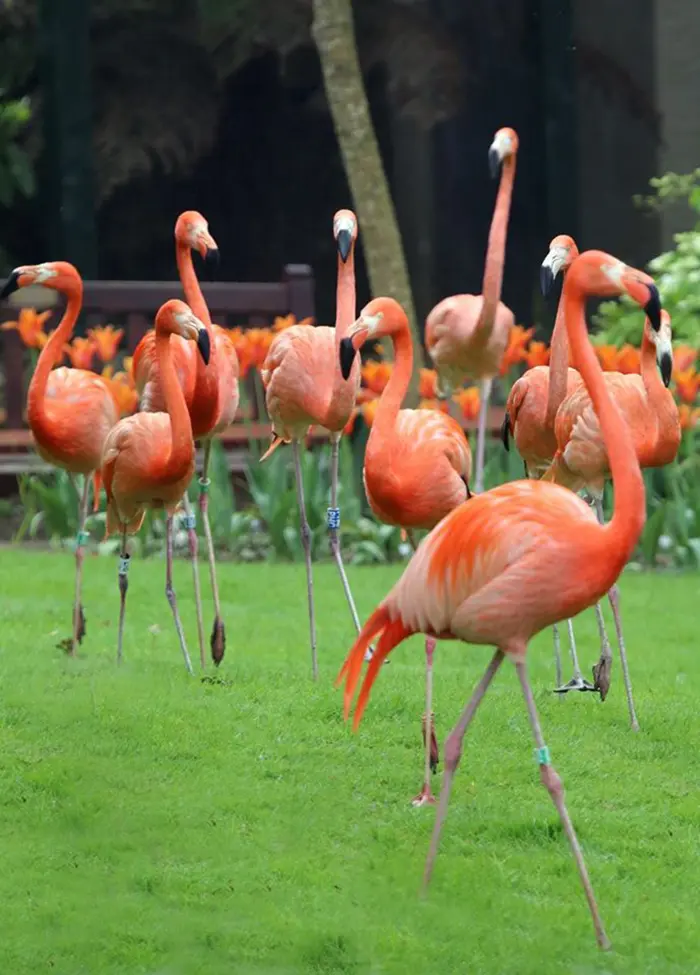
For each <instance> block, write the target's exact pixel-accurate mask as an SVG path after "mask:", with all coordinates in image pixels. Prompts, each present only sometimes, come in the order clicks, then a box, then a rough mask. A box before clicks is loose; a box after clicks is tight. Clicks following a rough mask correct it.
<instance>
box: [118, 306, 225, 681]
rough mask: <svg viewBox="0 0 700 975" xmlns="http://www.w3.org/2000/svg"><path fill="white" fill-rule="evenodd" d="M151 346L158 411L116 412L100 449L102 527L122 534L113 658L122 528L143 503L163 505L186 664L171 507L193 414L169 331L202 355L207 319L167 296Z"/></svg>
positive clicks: (183, 475) (123, 562)
mask: <svg viewBox="0 0 700 975" xmlns="http://www.w3.org/2000/svg"><path fill="white" fill-rule="evenodd" d="M155 326H156V327H155V354H156V357H157V362H158V374H159V386H160V391H161V392H162V395H163V398H164V400H165V411H158V412H148V413H136V414H135V415H134V416H128V417H126V418H125V419H123V420H121V421H120V422H119V423H117V425H116V426H115V427H113V428H112V430H111V431H110V433H109V435H108V437H107V440H106V442H105V446H104V454H103V457H102V481H103V483H104V486H105V491H106V492H107V535H111V534H114V533H116V532H120V533H121V536H122V545H121V557H120V559H119V595H120V607H119V633H118V637H117V659H118V660H119V661H121V659H122V643H123V637H124V614H125V610H126V593H127V590H128V585H129V580H128V571H129V554H128V552H127V543H126V537H127V535H133V534H135V533H136V532H137V531H138V530H139V528H140V527H141V524H142V522H143V519H144V516H145V514H146V509H147V508H165V510H166V512H167V515H168V517H167V521H166V570H165V571H166V577H165V578H166V581H165V595H166V597H167V600H168V603H169V604H170V608H171V610H172V613H173V619H174V620H175V629H176V630H177V636H178V640H179V641H180V649H181V650H182V655H183V657H184V659H185V666H186V667H187V670H188V671H189V672H190V673H192V663H191V662H190V657H189V654H188V652H187V644H186V642H185V634H184V632H183V629H182V623H181V622H180V615H179V613H178V608H177V600H176V597H175V591H174V589H173V582H172V572H173V514H174V513H175V511H176V510H177V508H178V506H179V505H180V502H181V500H182V498H183V496H184V495H185V493H186V491H187V485H188V484H189V482H190V480H191V479H192V475H193V474H194V468H195V457H194V441H193V439H192V422H191V420H190V414H189V412H188V410H187V403H186V401H185V396H184V393H183V391H182V387H181V385H180V382H179V380H178V376H177V372H176V368H175V361H174V356H173V354H172V352H171V348H170V344H171V341H170V337H171V335H178V336H180V337H181V338H183V339H186V340H187V341H191V342H196V344H197V349H198V351H199V354H200V355H201V357H202V359H203V361H204V363H205V364H206V363H208V362H209V352H210V338H209V332H208V331H207V328H206V326H205V325H204V323H203V322H201V321H200V320H199V319H198V318H197V317H196V316H195V315H194V314H193V313H192V310H191V309H190V308H189V306H188V305H186V304H185V302H184V301H179V300H178V299H176V298H172V299H171V300H170V301H166V302H165V304H164V305H162V306H161V308H160V309H159V310H158V313H157V315H156V320H155Z"/></svg>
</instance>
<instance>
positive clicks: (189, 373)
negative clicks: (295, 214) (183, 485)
mask: <svg viewBox="0 0 700 975" xmlns="http://www.w3.org/2000/svg"><path fill="white" fill-rule="evenodd" d="M193 250H196V251H198V252H199V254H200V255H201V257H202V258H203V259H205V260H206V259H209V258H217V257H218V253H219V248H218V245H217V243H216V241H215V240H214V238H213V237H212V235H211V234H210V233H209V225H208V223H207V221H206V220H205V219H204V217H203V216H202V214H201V213H198V212H197V211H196V210H186V211H185V212H184V213H181V214H180V216H179V217H178V219H177V222H176V224H175V255H176V260H177V268H178V272H179V274H180V281H181V282H182V287H183V290H184V292H185V300H186V301H187V303H188V304H189V306H190V308H191V309H192V311H193V313H194V314H195V315H196V317H197V318H198V319H199V320H200V321H201V322H203V323H204V327H205V328H206V330H207V333H208V334H209V344H210V348H211V359H210V361H209V364H208V365H205V363H204V362H203V361H202V358H201V356H198V355H197V354H196V352H195V350H194V347H193V346H192V344H191V343H189V342H186V341H182V340H181V339H180V337H179V336H178V335H175V337H174V339H173V341H172V346H173V349H172V355H173V357H174V363H175V369H176V372H177V376H178V379H179V382H180V385H181V386H182V388H183V391H184V394H185V402H186V404H187V409H188V411H189V414H190V419H191V421H192V433H193V436H194V439H195V440H202V441H203V442H204V463H203V465H202V473H201V475H200V478H199V511H200V515H201V518H202V525H203V527H204V537H205V539H206V544H207V557H208V559H209V575H210V578H211V589H212V596H213V600H214V624H213V626H212V631H211V638H210V647H211V654H212V658H213V660H214V663H215V664H217V665H218V664H220V663H221V661H222V659H223V656H224V651H225V648H226V629H225V627H224V622H223V620H222V619H221V605H220V601H219V586H218V583H217V579H216V557H215V555H214V541H213V538H212V534H211V527H210V524H209V462H210V459H211V445H212V440H213V438H214V437H216V436H217V435H218V434H219V433H221V431H222V430H225V429H226V427H227V426H229V425H230V424H231V423H233V420H234V418H235V416H236V411H237V409H238V400H239V395H240V394H239V389H238V357H237V355H236V349H235V347H234V345H233V342H232V341H231V339H230V338H229V336H228V335H227V333H226V331H225V330H224V329H222V328H219V326H218V325H212V321H211V315H210V314H209V309H208V307H207V303H206V301H205V300H204V295H203V294H202V289H201V287H200V285H199V281H198V280H197V275H196V274H195V270H194V265H193V263H192V251H193ZM133 373H134V378H135V382H136V387H137V389H138V391H139V393H140V394H141V404H140V405H141V409H142V410H146V411H151V410H156V411H162V410H163V409H164V404H165V399H164V392H163V388H162V381H161V377H160V374H159V371H158V357H157V354H156V336H155V332H154V331H153V330H152V329H151V330H150V331H149V332H147V333H146V335H144V337H143V338H142V339H141V341H140V342H139V344H138V346H137V347H136V351H135V352H134V361H133ZM182 500H183V508H184V512H185V516H184V524H185V527H186V529H187V535H188V541H189V548H190V556H191V559H192V575H193V581H194V596H195V606H196V610H197V636H198V640H199V656H200V661H201V665H202V667H204V666H205V663H206V660H205V654H204V622H203V618H202V599H201V592H200V584H199V566H198V561H197V555H198V548H199V542H198V539H197V522H196V517H195V515H194V512H193V511H192V508H191V506H190V501H189V498H188V496H187V494H186V493H185V496H184V497H183V499H182Z"/></svg>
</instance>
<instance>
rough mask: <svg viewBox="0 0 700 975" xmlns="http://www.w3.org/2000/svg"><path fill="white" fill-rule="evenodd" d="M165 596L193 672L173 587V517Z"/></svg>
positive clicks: (168, 524)
mask: <svg viewBox="0 0 700 975" xmlns="http://www.w3.org/2000/svg"><path fill="white" fill-rule="evenodd" d="M165 596H166V598H167V600H168V603H169V605H170V609H171V610H172V612H173V619H174V621H175V629H176V631H177V638H178V640H179V642H180V649H181V650H182V656H183V657H184V658H185V667H187V671H188V673H190V674H192V673H194V671H193V670H192V661H191V660H190V655H189V653H188V652H187V644H186V642H185V631H184V630H183V629H182V623H181V621H180V614H179V612H178V609H177V599H176V597H175V590H174V589H173V519H172V518H167V519H166V521H165Z"/></svg>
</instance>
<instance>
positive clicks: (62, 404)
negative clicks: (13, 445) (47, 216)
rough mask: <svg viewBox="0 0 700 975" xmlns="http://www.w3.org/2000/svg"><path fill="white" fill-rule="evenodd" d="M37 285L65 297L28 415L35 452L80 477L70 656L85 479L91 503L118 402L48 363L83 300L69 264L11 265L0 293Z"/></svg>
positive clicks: (91, 376)
mask: <svg viewBox="0 0 700 975" xmlns="http://www.w3.org/2000/svg"><path fill="white" fill-rule="evenodd" d="M30 284H34V285H37V284H38V285H42V286H43V287H45V288H51V289H52V290H53V291H59V292H60V293H61V294H63V295H65V296H66V299H67V304H66V310H65V312H64V314H63V317H62V319H61V321H60V323H59V325H58V328H57V329H56V330H55V332H54V333H53V334H52V335H51V336H50V338H49V340H48V342H47V343H46V345H45V346H44V348H43V349H42V351H41V355H40V356H39V360H38V362H37V364H36V369H35V370H34V375H33V376H32V380H31V382H30V384H29V397H28V416H29V426H30V427H31V431H32V434H33V436H34V442H35V445H36V450H37V453H38V454H39V456H40V457H42V458H43V459H44V460H45V461H47V462H48V463H49V464H53V465H54V467H62V468H63V470H65V471H68V472H69V473H70V474H82V475H83V489H82V494H81V496H80V507H79V512H78V535H77V539H76V546H75V602H74V606H73V635H72V639H71V643H70V646H71V651H70V652H71V655H73V656H74V655H75V652H76V646H77V644H78V643H80V642H82V639H83V635H84V633H85V614H84V612H83V607H82V604H81V588H82V571H83V559H84V554H85V543H86V542H87V540H88V538H89V534H88V532H86V531H85V522H86V520H87V509H88V495H89V492H90V477H91V476H92V477H93V479H94V491H95V501H96V502H97V499H98V496H99V468H100V460H101V457H102V449H103V447H104V443H105V440H106V438H107V434H108V433H109V431H110V430H111V429H112V427H113V426H114V424H115V423H116V422H117V420H118V419H119V404H118V403H117V402H116V401H115V399H114V396H113V394H112V392H111V390H110V388H109V386H108V384H107V383H105V381H104V380H103V379H101V378H100V377H99V376H97V375H96V374H95V373H94V372H91V371H90V370H86V369H66V368H65V367H61V368H59V369H54V366H55V365H56V364H57V363H59V362H60V361H61V360H62V359H63V355H64V351H63V350H64V347H65V345H66V343H67V342H69V341H70V337H71V335H72V334H73V329H74V328H75V323H76V321H77V319H78V315H79V314H80V309H81V307H82V303H83V282H82V279H81V277H80V275H79V274H78V272H77V270H76V269H75V268H74V267H73V265H72V264H68V263H66V262H65V261H50V262H48V263H45V264H28V265H25V266H23V267H17V268H15V269H14V271H13V272H12V273H11V274H10V276H9V278H8V279H7V281H6V282H5V285H4V287H3V289H2V291H1V292H0V298H6V297H7V296H8V295H10V294H12V292H13V291H17V289H18V288H25V287H27V285H30Z"/></svg>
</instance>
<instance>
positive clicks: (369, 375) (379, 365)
mask: <svg viewBox="0 0 700 975" xmlns="http://www.w3.org/2000/svg"><path fill="white" fill-rule="evenodd" d="M392 369H393V363H391V362H376V361H375V360H373V359H370V360H369V362H366V363H365V364H364V366H363V367H362V382H363V383H364V384H365V386H366V387H367V388H368V389H371V390H372V392H373V393H377V394H378V393H381V392H383V390H384V387H385V386H386V384H387V383H388V382H389V377H390V376H391V371H392Z"/></svg>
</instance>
